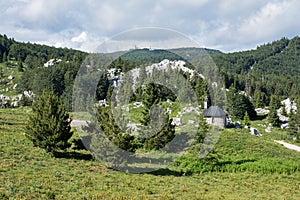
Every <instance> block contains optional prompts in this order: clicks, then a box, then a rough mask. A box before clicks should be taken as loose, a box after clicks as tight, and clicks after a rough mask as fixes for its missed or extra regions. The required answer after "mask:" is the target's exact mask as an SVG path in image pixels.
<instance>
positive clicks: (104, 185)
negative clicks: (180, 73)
mask: <svg viewBox="0 0 300 200" xmlns="http://www.w3.org/2000/svg"><path fill="white" fill-rule="evenodd" d="M28 112H30V110H29V108H18V109H1V110H0V135H1V140H0V146H1V149H0V159H1V162H0V176H1V179H0V198H1V199H9V198H14V199H135V198H139V199H197V198H201V199H216V198H218V199H219V198H220V199H249V198H250V199H252V198H253V199H295V200H296V199H299V197H300V193H299V191H300V190H299V181H300V179H299V177H300V174H299V169H300V168H299V155H298V153H297V152H294V151H291V150H288V149H285V148H284V147H282V146H280V145H278V144H275V143H273V142H272V139H274V138H276V139H279V138H280V135H276V136H274V135H272V134H269V135H266V137H262V138H260V137H255V136H252V135H250V134H249V133H247V132H245V131H234V130H232V131H224V132H223V133H222V136H221V139H220V141H219V142H218V144H217V146H216V151H215V152H214V154H213V155H212V156H211V157H210V158H215V159H212V160H211V161H212V163H207V164H206V165H201V164H200V162H197V161H196V160H195V157H193V158H190V157H189V155H187V156H186V157H184V158H182V159H181V161H178V162H176V163H175V165H174V166H170V168H167V169H162V170H159V171H157V172H152V173H144V174H127V173H124V172H119V171H116V170H113V169H109V168H107V167H106V166H104V165H103V164H101V163H100V162H99V161H97V160H93V159H91V156H90V155H89V153H88V152H87V151H85V150H74V149H69V150H68V151H67V152H64V153H61V154H58V155H57V156H56V157H53V156H51V155H50V154H47V153H45V151H43V150H41V149H39V148H36V147H33V145H32V143H31V142H30V141H29V140H28V139H27V138H26V137H25V136H24V127H25V124H26V119H27V116H28ZM237 136H238V137H237ZM75 137H76V136H75ZM75 139H76V138H74V140H73V142H75V141H76V140H75ZM216 158H217V159H218V160H217V161H219V162H217V165H216V166H217V167H216V168H211V166H212V165H213V163H214V162H215V161H216ZM208 161H209V160H208ZM178 165H179V166H178ZM205 166H207V167H205ZM192 171H200V172H201V171H202V173H201V174H197V173H192ZM208 171H212V172H208Z"/></svg>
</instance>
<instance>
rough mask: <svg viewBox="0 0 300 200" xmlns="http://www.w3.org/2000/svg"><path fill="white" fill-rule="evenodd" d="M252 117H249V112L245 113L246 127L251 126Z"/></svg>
mask: <svg viewBox="0 0 300 200" xmlns="http://www.w3.org/2000/svg"><path fill="white" fill-rule="evenodd" d="M250 125H251V124H250V117H249V114H248V112H245V115H244V126H250Z"/></svg>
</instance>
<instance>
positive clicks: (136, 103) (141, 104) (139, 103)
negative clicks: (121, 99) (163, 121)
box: [133, 101, 143, 108]
mask: <svg viewBox="0 0 300 200" xmlns="http://www.w3.org/2000/svg"><path fill="white" fill-rule="evenodd" d="M133 105H134V108H139V107H141V106H143V103H142V102H138V101H137V102H134V103H133Z"/></svg>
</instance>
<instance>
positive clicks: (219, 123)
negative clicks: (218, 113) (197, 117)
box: [205, 117, 226, 128]
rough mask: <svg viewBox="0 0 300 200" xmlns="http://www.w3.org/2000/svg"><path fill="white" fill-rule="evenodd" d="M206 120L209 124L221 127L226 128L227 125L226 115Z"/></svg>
mask: <svg viewBox="0 0 300 200" xmlns="http://www.w3.org/2000/svg"><path fill="white" fill-rule="evenodd" d="M205 120H206V122H207V123H208V124H211V125H215V126H219V127H220V128H225V125H226V118H225V117H208V118H205Z"/></svg>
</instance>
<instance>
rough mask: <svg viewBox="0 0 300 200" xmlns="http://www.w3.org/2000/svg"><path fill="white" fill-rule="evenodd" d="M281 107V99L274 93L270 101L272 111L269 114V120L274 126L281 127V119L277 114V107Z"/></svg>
mask: <svg viewBox="0 0 300 200" xmlns="http://www.w3.org/2000/svg"><path fill="white" fill-rule="evenodd" d="M279 107H280V101H279V99H278V97H277V96H275V95H272V96H271V101H270V106H269V108H270V112H269V114H268V122H269V123H270V124H272V126H276V127H279V125H280V120H279V117H278V115H277V109H278V108H279Z"/></svg>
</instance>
